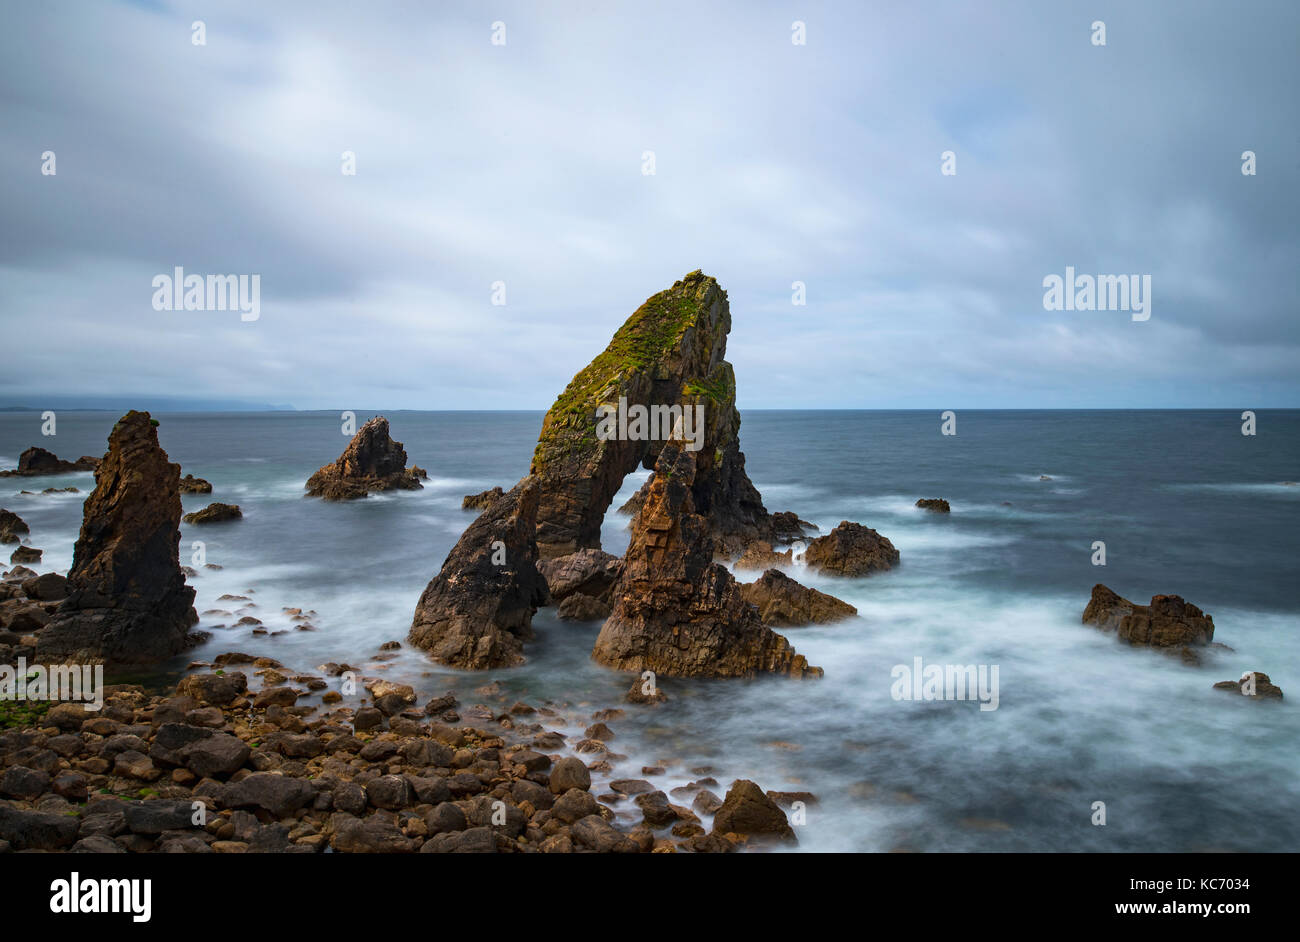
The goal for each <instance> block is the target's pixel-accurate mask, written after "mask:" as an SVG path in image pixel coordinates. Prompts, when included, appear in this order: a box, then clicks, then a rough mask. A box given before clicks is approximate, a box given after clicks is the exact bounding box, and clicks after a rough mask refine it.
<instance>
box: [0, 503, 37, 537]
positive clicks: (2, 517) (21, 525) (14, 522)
mask: <svg viewBox="0 0 1300 942" xmlns="http://www.w3.org/2000/svg"><path fill="white" fill-rule="evenodd" d="M30 532H31V530H30V529H29V528H28V526H27V524H26V522H25V521H24V520H23V518H22V517H20V516H18V515H17V514H16V513H14V512H13V511H12V510H5V509H4V508H3V507H0V543H17V542H18V540H19V538H20V537H21V536H22V535H23V534H25V533H30Z"/></svg>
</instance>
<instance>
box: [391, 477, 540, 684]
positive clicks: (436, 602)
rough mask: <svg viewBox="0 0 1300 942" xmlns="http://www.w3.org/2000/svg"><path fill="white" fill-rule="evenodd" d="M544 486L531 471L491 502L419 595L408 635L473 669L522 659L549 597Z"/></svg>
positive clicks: (445, 661) (432, 651)
mask: <svg viewBox="0 0 1300 942" xmlns="http://www.w3.org/2000/svg"><path fill="white" fill-rule="evenodd" d="M538 493H539V492H538V488H537V485H536V482H535V481H534V480H533V479H532V478H524V479H523V480H522V481H520V482H519V483H518V484H516V485H515V486H514V487H513V488H512V489H511V490H510V492H509V493H508V494H505V495H503V496H502V497H501V498H500V499H499V500H497V501H495V502H494V503H492V504H491V505H490V506H489V507H488V508H487V509H486V510H484V511H483V513H481V514H480V515H479V516H478V518H477V519H476V520H475V521H474V522H473V523H471V524H470V525H469V527H468V529H466V530H465V533H464V534H463V535H462V536H461V538H460V540H459V541H458V542H457V543H456V545H455V547H453V548H452V551H451V553H450V554H448V556H447V559H446V561H445V562H444V563H443V564H442V570H441V571H440V572H439V573H438V575H437V576H435V577H434V578H433V580H432V581H431V582H430V583H429V584H428V586H427V587H426V588H425V590H424V593H423V594H422V595H421V596H420V601H419V604H418V605H417V606H416V609H415V617H414V619H413V621H412V623H411V632H410V635H409V638H410V641H411V643H412V644H414V645H415V646H416V647H419V648H423V649H424V650H425V651H427V652H429V654H430V655H432V657H433V658H434V660H437V661H440V662H442V663H443V664H450V665H452V666H454V667H462V668H469V669H473V670H483V669H486V668H490V667H508V666H511V665H515V664H522V663H523V660H524V655H523V642H524V641H525V640H527V639H530V638H532V636H533V633H532V619H533V613H534V612H536V611H537V608H538V607H539V606H540V605H543V604H545V603H546V580H545V579H544V578H543V577H542V575H541V573H539V572H538V571H537V565H536V563H537V542H536V540H535V539H534V532H535V524H536V519H537V500H538Z"/></svg>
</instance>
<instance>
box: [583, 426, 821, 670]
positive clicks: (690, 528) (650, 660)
mask: <svg viewBox="0 0 1300 942" xmlns="http://www.w3.org/2000/svg"><path fill="white" fill-rule="evenodd" d="M695 480H696V455H695V453H693V452H690V451H687V450H685V449H684V448H683V447H681V444H680V443H678V442H669V443H668V444H666V445H665V446H664V447H663V449H662V450H661V451H660V453H659V460H658V463H657V464H656V466H655V476H654V478H653V481H654V483H653V486H652V487H651V489H650V494H649V496H648V497H647V498H646V503H645V506H644V507H643V508H642V509H641V513H640V514H638V515H637V518H636V521H635V522H634V524H633V532H632V538H631V543H630V545H629V546H628V550H627V554H626V556H625V557H624V566H623V573H622V575H621V577H620V578H619V581H618V583H617V585H615V587H614V590H613V596H614V611H613V614H612V615H610V617H609V620H608V621H606V622H605V625H604V627H603V628H602V629H601V632H600V636H599V637H598V638H597V639H596V646H595V649H594V650H593V651H592V658H593V659H594V660H596V661H598V662H599V663H601V664H607V665H609V666H610V667H616V668H619V669H621V670H635V671H644V670H652V671H655V672H656V673H661V674H665V675H669V676H683V677H707V676H716V677H747V676H752V675H754V674H758V673H764V672H770V673H778V674H788V675H790V676H795V677H799V676H802V675H804V674H805V673H807V674H814V675H816V676H820V675H821V669H820V668H815V667H810V666H809V665H808V662H807V660H806V659H805V658H804V657H803V656H802V655H799V654H797V653H795V650H794V649H793V648H792V647H791V646H790V643H789V642H788V641H786V639H785V638H783V637H781V636H780V635H779V634H776V633H775V632H774V631H772V630H771V629H770V628H767V627H765V626H764V625H763V624H762V622H761V621H760V620H759V617H758V611H757V609H755V608H754V607H753V606H752V605H750V604H749V603H748V602H746V601H745V600H744V598H743V597H742V596H741V594H740V589H739V587H738V586H737V585H736V580H735V579H734V578H733V577H732V575H731V573H730V572H728V571H727V569H726V567H725V566H722V565H720V564H718V563H715V562H714V561H713V550H714V542H713V538H712V537H711V536H710V535H709V531H708V526H707V523H706V521H705V519H704V518H703V517H702V516H700V515H699V514H697V513H696V512H695V504H694V497H693V486H694V483H695Z"/></svg>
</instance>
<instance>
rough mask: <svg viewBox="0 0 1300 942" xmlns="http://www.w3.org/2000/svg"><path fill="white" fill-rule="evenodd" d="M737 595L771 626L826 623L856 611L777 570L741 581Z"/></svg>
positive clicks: (848, 616)
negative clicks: (747, 581) (745, 581)
mask: <svg viewBox="0 0 1300 942" xmlns="http://www.w3.org/2000/svg"><path fill="white" fill-rule="evenodd" d="M740 594H741V596H742V597H743V598H744V600H745V601H746V602H748V603H749V604H750V605H753V606H754V607H755V608H757V609H758V615H759V617H760V618H761V619H762V620H763V624H765V625H767V626H769V627H771V628H798V627H800V626H801V625H829V624H833V623H834V622H837V621H843V620H844V619H846V618H852V617H853V616H854V615H856V614H857V613H858V610H857V609H856V608H854V607H853V606H852V605H850V604H849V603H848V602H845V601H842V600H840V599H837V598H836V597H835V596H833V595H827V594H826V593H825V592H818V591H817V590H816V589H810V588H808V587H807V586H805V585H801V584H800V583H799V582H796V581H795V580H794V579H791V578H790V577H789V576H787V575H786V574H785V573H783V572H781V570H779V569H769V570H768V571H767V572H765V573H763V575H762V576H760V577H759V578H758V579H756V580H755V581H753V582H749V583H743V584H742V585H741V586H740Z"/></svg>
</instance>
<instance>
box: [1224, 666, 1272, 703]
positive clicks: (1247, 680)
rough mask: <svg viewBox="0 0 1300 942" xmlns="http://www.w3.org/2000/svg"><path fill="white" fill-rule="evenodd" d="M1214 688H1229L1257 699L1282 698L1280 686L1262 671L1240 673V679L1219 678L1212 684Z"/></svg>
mask: <svg viewBox="0 0 1300 942" xmlns="http://www.w3.org/2000/svg"><path fill="white" fill-rule="evenodd" d="M1214 689H1215V690H1230V691H1232V692H1233V693H1239V694H1241V695H1242V696H1244V697H1251V698H1252V699H1258V700H1281V699H1282V688H1281V687H1279V686H1277V684H1275V683H1273V681H1272V679H1271V678H1270V677H1269V676H1268V674H1265V673H1264V672H1263V671H1246V673H1244V674H1242V675H1241V680H1221V681H1219V682H1218V683H1217V684H1215V685H1214Z"/></svg>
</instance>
